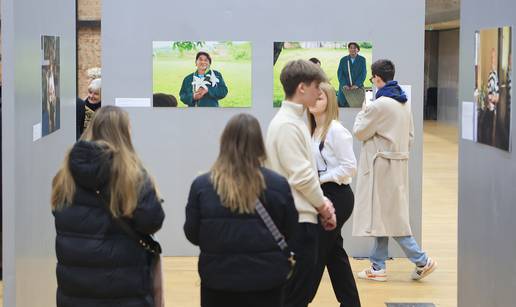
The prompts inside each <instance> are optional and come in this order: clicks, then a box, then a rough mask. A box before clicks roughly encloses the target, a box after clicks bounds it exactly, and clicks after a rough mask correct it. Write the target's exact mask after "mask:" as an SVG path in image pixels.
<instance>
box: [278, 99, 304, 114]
mask: <svg viewBox="0 0 516 307" xmlns="http://www.w3.org/2000/svg"><path fill="white" fill-rule="evenodd" d="M281 108H282V109H283V110H285V111H286V112H288V113H290V114H292V115H295V116H296V117H299V118H303V114H304V113H305V106H304V105H302V104H300V103H295V102H292V101H288V100H285V101H283V103H282V104H281Z"/></svg>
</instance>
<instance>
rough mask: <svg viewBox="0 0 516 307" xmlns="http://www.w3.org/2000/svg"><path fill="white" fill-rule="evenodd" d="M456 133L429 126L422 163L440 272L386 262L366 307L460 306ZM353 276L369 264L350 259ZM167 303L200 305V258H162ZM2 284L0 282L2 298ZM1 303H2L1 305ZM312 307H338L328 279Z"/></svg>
mask: <svg viewBox="0 0 516 307" xmlns="http://www.w3.org/2000/svg"><path fill="white" fill-rule="evenodd" d="M457 157H458V156H457V129H456V128H455V127H454V126H449V125H445V124H442V123H439V124H437V123H435V122H425V125H424V160H423V248H424V250H426V251H427V252H428V254H429V255H430V256H431V257H432V258H434V259H435V260H437V262H438V264H439V268H438V270H437V271H436V272H435V273H433V274H432V275H431V276H429V277H428V279H425V280H424V281H422V282H413V281H411V280H410V272H411V271H412V269H413V266H412V265H411V264H410V263H409V261H407V260H406V259H396V260H393V261H390V262H389V263H388V270H389V271H388V274H389V281H388V282H387V283H375V282H368V281H363V280H357V284H358V288H359V292H360V296H361V300H362V306H363V307H376V306H378V307H380V306H385V304H384V302H433V303H434V304H435V305H436V306H439V307H455V306H457ZM351 264H352V267H353V270H354V271H355V272H357V271H359V270H361V269H362V268H364V267H366V266H367V265H368V261H366V260H362V261H357V260H352V263H351ZM164 273H165V289H166V305H167V306H168V307H176V306H177V307H194V306H195V307H198V306H199V282H200V281H199V277H198V275H197V258H195V257H166V258H164ZM1 289H2V285H1V283H0V299H1V298H2V296H1ZM0 303H1V301H0ZM310 306H311V307H328V306H338V303H337V301H336V300H335V296H334V294H333V290H332V288H331V284H330V281H329V278H328V275H327V274H325V276H324V277H323V280H322V283H321V286H320V288H319V292H318V293H317V297H316V298H315V300H314V302H313V303H312V304H311V305H310Z"/></svg>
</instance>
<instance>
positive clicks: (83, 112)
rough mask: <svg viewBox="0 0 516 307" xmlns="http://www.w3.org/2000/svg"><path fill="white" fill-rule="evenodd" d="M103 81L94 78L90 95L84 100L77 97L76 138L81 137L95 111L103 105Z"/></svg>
mask: <svg viewBox="0 0 516 307" xmlns="http://www.w3.org/2000/svg"><path fill="white" fill-rule="evenodd" d="M101 88H102V82H101V79H100V78H98V79H94V80H92V81H91V82H90V85H89V86H88V97H86V99H84V100H82V99H79V98H77V102H76V121H77V122H76V139H79V138H80V137H81V135H82V133H83V132H84V130H85V129H86V128H87V127H88V125H89V124H90V122H91V119H92V118H93V115H94V114H95V112H96V111H97V110H98V109H100V107H101V106H102V102H101V98H102V95H101V93H102V91H101Z"/></svg>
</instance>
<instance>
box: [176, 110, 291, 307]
mask: <svg viewBox="0 0 516 307" xmlns="http://www.w3.org/2000/svg"><path fill="white" fill-rule="evenodd" d="M265 158H266V154H265V145H264V143H263V138H262V133H261V129H260V124H259V123H258V121H257V120H256V118H254V117H253V116H251V115H248V114H238V115H236V116H234V117H233V118H232V119H231V120H230V121H229V123H228V124H227V126H226V128H225V129H224V132H223V133H222V137H221V144H220V152H219V156H218V158H217V160H216V161H215V163H214V165H213V166H212V169H211V171H210V172H209V173H207V174H204V175H201V176H199V177H197V178H196V179H195V180H194V181H193V183H192V186H191V189H190V195H189V197H188V204H187V205H186V221H185V224H184V231H185V235H186V238H187V239H188V240H189V241H190V242H192V243H193V244H195V245H198V246H199V247H200V249H201V254H200V257H199V275H200V276H201V306H202V307H211V306H217V307H220V306H224V307H231V306H239V307H241V306H246V307H250V306H256V307H258V306H259V307H264V306H267V307H279V306H283V305H282V292H283V285H284V284H285V282H286V281H287V278H286V277H287V275H288V273H289V272H290V264H289V263H288V260H287V256H286V255H285V253H284V252H283V251H282V250H281V249H280V247H279V246H278V244H277V243H276V242H275V240H274V237H273V235H272V233H271V232H270V231H269V229H268V228H267V227H266V225H265V224H264V222H263V221H262V220H261V218H260V216H259V215H258V214H257V213H256V211H255V208H256V204H257V202H258V201H260V202H261V203H262V204H263V206H264V207H265V209H266V210H267V212H268V213H269V215H270V216H271V218H272V220H273V221H274V224H275V225H276V226H277V228H278V229H279V231H280V232H281V234H283V236H284V237H285V238H286V241H287V243H288V242H290V240H291V238H292V235H293V232H294V231H295V229H296V227H297V220H298V213H297V211H296V208H295V205H294V200H293V198H292V194H291V190H290V186H289V184H288V182H287V180H286V179H285V178H284V177H282V176H280V175H279V174H277V173H275V172H273V171H271V170H269V169H266V168H264V167H263V166H262V164H263V162H264V160H265Z"/></svg>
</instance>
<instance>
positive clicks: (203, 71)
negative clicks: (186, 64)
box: [179, 51, 228, 107]
mask: <svg viewBox="0 0 516 307" xmlns="http://www.w3.org/2000/svg"><path fill="white" fill-rule="evenodd" d="M195 66H197V69H196V70H195V72H193V73H191V74H189V75H188V76H186V77H185V78H184V79H183V83H182V85H181V90H180V92H179V98H180V99H181V101H182V102H183V103H184V104H186V105H187V106H189V107H218V106H219V100H220V99H223V98H224V97H226V95H227V94H228V88H227V86H226V83H225V82H224V79H223V78H222V74H221V73H220V72H218V71H216V70H213V69H211V68H210V66H211V56H210V55H209V54H208V53H207V52H204V51H200V52H198V53H197V55H196V56H195Z"/></svg>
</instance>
